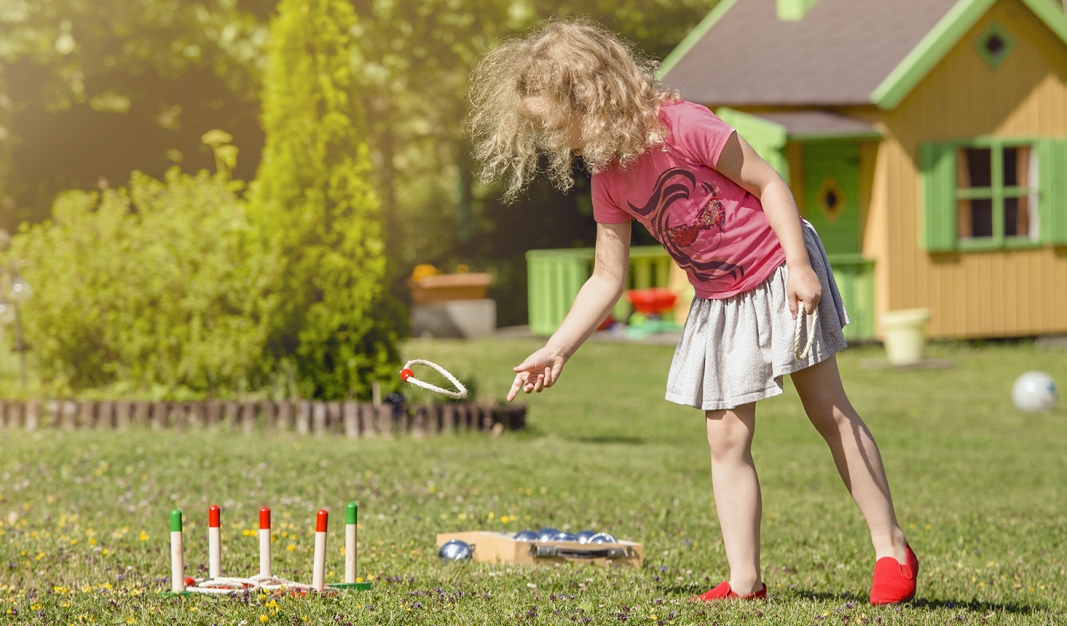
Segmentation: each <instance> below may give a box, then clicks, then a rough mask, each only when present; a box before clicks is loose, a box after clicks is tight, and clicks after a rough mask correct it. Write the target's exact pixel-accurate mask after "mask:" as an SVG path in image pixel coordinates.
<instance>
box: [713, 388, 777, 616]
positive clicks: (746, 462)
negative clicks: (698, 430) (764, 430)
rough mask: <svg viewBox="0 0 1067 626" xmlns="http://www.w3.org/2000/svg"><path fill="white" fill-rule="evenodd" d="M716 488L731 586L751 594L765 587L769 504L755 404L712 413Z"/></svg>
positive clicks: (737, 590) (717, 508)
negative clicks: (763, 527)
mask: <svg viewBox="0 0 1067 626" xmlns="http://www.w3.org/2000/svg"><path fill="white" fill-rule="evenodd" d="M706 417H707V419H706V421H707V427H708V444H709V445H710V446H711V486H712V490H713V491H714V493H715V509H716V511H718V514H719V526H720V527H722V538H723V547H724V548H725V549H726V560H727V561H728V562H729V563H730V588H731V589H732V590H733V592H734V593H736V594H738V595H742V596H744V595H748V594H750V593H753V592H755V591H758V590H759V589H761V588H762V587H763V584H762V582H761V580H760V566H759V555H760V551H759V548H760V546H759V542H760V516H761V515H762V514H763V503H762V498H761V496H760V488H759V478H758V477H757V476H756V466H755V465H754V464H753V463H752V434H753V432H754V431H755V428H756V405H755V403H750V404H744V405H741V406H739V407H736V408H734V409H730V410H727V411H708V412H707V413H706Z"/></svg>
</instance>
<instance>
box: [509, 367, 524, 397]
mask: <svg viewBox="0 0 1067 626" xmlns="http://www.w3.org/2000/svg"><path fill="white" fill-rule="evenodd" d="M525 382H526V378H525V374H517V375H516V376H515V382H513V383H511V389H509V390H508V402H511V401H512V400H514V399H515V396H517V395H519V390H520V389H522V386H523V383H525Z"/></svg>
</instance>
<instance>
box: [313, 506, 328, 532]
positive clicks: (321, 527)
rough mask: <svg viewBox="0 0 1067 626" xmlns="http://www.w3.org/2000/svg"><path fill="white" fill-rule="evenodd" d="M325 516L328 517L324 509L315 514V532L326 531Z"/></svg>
mask: <svg viewBox="0 0 1067 626" xmlns="http://www.w3.org/2000/svg"><path fill="white" fill-rule="evenodd" d="M327 517H328V514H327V513H326V510H325V509H323V510H321V511H319V514H318V515H317V516H316V519H315V532H317V533H324V532H326V519H327Z"/></svg>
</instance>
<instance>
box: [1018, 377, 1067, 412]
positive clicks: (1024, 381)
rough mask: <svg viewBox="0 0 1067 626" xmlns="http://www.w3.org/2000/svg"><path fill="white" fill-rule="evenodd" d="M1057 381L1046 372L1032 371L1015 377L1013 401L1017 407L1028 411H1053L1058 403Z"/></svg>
mask: <svg viewBox="0 0 1067 626" xmlns="http://www.w3.org/2000/svg"><path fill="white" fill-rule="evenodd" d="M1057 395H1058V394H1057V392H1056V383H1055V381H1053V380H1052V377H1051V376H1049V375H1048V374H1046V373H1044V372H1039V371H1036V370H1034V371H1030V372H1026V373H1025V374H1023V375H1022V376H1020V377H1018V378H1016V379H1015V384H1014V385H1012V386H1011V401H1012V402H1014V403H1015V408H1017V409H1019V410H1020V411H1025V412H1027V413H1033V412H1036V411H1051V410H1052V407H1054V406H1055V405H1056V397H1057Z"/></svg>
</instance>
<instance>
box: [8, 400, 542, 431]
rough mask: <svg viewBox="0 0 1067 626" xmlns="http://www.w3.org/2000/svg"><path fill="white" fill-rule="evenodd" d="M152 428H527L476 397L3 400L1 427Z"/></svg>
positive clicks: (508, 410) (506, 409) (514, 414)
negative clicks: (403, 401) (401, 400)
mask: <svg viewBox="0 0 1067 626" xmlns="http://www.w3.org/2000/svg"><path fill="white" fill-rule="evenodd" d="M130 425H137V426H147V427H149V428H151V429H152V430H157V431H162V430H165V429H199V428H210V429H216V430H227V431H234V432H237V431H239V432H242V433H244V434H246V435H250V434H252V433H255V432H263V431H269V432H276V431H295V432H296V433H298V434H300V435H307V436H314V437H324V436H327V435H331V436H345V437H347V438H349V439H359V438H371V437H388V436H393V435H410V436H412V437H415V438H420V437H436V436H438V435H441V434H448V433H454V432H459V431H467V430H471V431H480V432H484V433H487V434H500V433H501V432H503V431H504V430H522V429H524V428H526V405H524V404H504V403H500V404H495V405H492V404H476V403H473V402H446V403H440V404H437V403H429V402H427V403H421V404H417V405H414V406H408V405H400V406H394V405H391V404H387V403H382V404H381V405H380V406H378V407H375V406H374V404H372V403H371V402H355V401H352V400H348V401H345V402H323V401H319V400H282V401H275V400H245V401H242V402H238V401H236V400H202V401H181V400H174V401H156V402H148V401H145V400H81V401H75V400H39V399H31V400H2V399H0V429H15V428H21V429H23V430H38V429H43V428H57V429H61V430H75V429H90V428H96V429H119V430H121V429H123V428H126V427H128V426H130Z"/></svg>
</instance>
